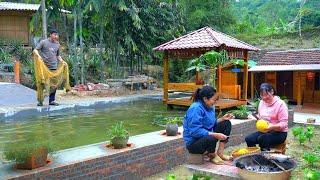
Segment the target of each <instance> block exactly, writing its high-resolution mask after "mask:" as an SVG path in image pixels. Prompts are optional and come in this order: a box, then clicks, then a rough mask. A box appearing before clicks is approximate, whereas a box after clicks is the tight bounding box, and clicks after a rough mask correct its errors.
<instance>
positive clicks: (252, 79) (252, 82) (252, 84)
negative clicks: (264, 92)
mask: <svg viewBox="0 0 320 180" xmlns="http://www.w3.org/2000/svg"><path fill="white" fill-rule="evenodd" d="M253 98H254V72H251V99H253Z"/></svg>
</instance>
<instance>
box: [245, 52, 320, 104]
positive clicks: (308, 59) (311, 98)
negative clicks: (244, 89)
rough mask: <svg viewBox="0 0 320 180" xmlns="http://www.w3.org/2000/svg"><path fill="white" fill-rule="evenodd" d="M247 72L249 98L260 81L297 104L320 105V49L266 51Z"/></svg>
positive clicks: (257, 87)
mask: <svg viewBox="0 0 320 180" xmlns="http://www.w3.org/2000/svg"><path fill="white" fill-rule="evenodd" d="M249 71H250V73H251V80H252V81H251V97H252V96H253V94H254V91H255V89H257V90H259V85H260V84H261V83H262V82H268V83H270V84H272V85H273V86H274V88H275V89H276V91H277V94H278V95H279V96H286V97H287V98H288V99H289V100H290V101H294V102H296V103H297V104H298V105H302V104H303V103H318V104H320V49H301V50H288V51H273V52H267V53H266V54H265V55H264V56H262V58H261V59H260V60H259V62H258V64H257V66H254V67H252V68H251V69H249Z"/></svg>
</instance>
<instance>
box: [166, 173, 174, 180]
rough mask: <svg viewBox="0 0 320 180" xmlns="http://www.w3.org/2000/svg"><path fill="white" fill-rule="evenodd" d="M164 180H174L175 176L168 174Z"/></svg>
mask: <svg viewBox="0 0 320 180" xmlns="http://www.w3.org/2000/svg"><path fill="white" fill-rule="evenodd" d="M166 180H176V175H174V174H168V175H167V177H166Z"/></svg>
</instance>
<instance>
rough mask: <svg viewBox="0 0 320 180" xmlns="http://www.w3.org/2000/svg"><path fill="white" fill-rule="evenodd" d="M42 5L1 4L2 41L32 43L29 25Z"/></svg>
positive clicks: (0, 29) (0, 34)
mask: <svg viewBox="0 0 320 180" xmlns="http://www.w3.org/2000/svg"><path fill="white" fill-rule="evenodd" d="M39 7H40V4H25V3H11V2H0V39H5V40H17V41H20V42H22V44H23V45H29V43H30V30H29V23H30V21H31V17H32V15H33V14H34V13H35V12H36V11H38V9H39Z"/></svg>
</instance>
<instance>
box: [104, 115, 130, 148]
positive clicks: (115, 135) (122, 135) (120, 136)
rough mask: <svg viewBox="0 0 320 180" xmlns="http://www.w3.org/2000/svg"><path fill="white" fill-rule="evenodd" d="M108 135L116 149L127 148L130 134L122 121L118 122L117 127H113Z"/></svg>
mask: <svg viewBox="0 0 320 180" xmlns="http://www.w3.org/2000/svg"><path fill="white" fill-rule="evenodd" d="M108 134H109V137H110V142H111V144H112V145H113V147H114V148H115V149H121V148H125V147H127V143H128V140H129V133H128V131H127V130H126V129H125V127H124V125H123V122H122V121H120V122H117V123H116V124H115V125H113V126H112V127H111V129H110V130H109V132H108Z"/></svg>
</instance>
